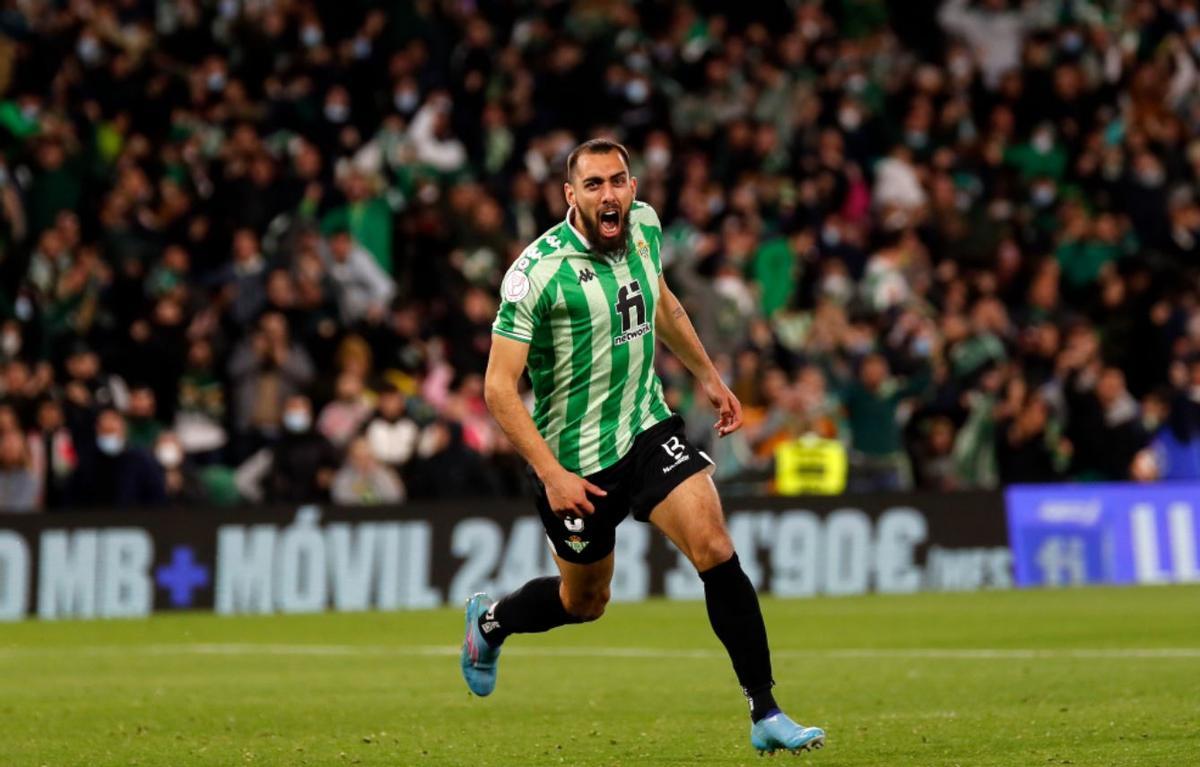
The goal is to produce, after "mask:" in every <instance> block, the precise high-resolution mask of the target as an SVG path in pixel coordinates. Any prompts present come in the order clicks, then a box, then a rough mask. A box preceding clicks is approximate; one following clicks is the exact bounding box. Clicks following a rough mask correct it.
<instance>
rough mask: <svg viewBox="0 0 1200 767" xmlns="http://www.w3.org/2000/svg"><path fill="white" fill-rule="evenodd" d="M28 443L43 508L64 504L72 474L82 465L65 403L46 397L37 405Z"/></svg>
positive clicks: (58, 506) (54, 507) (53, 507)
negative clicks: (68, 424) (65, 415)
mask: <svg viewBox="0 0 1200 767" xmlns="http://www.w3.org/2000/svg"><path fill="white" fill-rule="evenodd" d="M29 445H30V448H29V449H30V460H31V464H32V466H33V467H34V468H35V470H36V471H37V472H38V476H39V477H40V478H41V482H42V500H43V505H44V507H45V508H47V509H57V508H60V507H62V506H63V505H64V504H65V503H66V502H67V499H68V496H67V493H68V490H69V485H70V481H71V475H72V474H73V473H74V472H75V468H76V467H77V466H78V464H79V456H78V454H77V452H76V448H75V440H74V437H73V436H72V434H71V431H70V430H69V429H68V428H67V426H66V420H65V418H64V416H63V409H62V405H60V404H59V403H58V402H57V401H55V400H53V399H44V400H42V401H41V403H39V404H38V409H37V419H36V421H35V423H34V428H33V429H32V430H31V431H30V432H29Z"/></svg>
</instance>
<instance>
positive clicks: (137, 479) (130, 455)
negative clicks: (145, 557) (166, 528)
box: [68, 408, 167, 509]
mask: <svg viewBox="0 0 1200 767" xmlns="http://www.w3.org/2000/svg"><path fill="white" fill-rule="evenodd" d="M95 432H96V436H95V439H94V441H93V444H92V445H91V446H81V447H80V453H81V455H80V463H79V469H78V470H77V471H76V472H75V474H74V476H73V477H72V478H71V485H70V492H69V502H68V508H70V507H106V508H122V509H123V508H128V507H130V506H161V505H162V504H163V503H164V502H165V501H166V498H167V494H166V486H165V484H164V479H163V469H162V467H161V466H160V465H159V464H158V461H156V460H155V458H154V456H153V455H152V454H151V453H150V452H149V451H148V450H144V449H142V448H138V447H133V446H131V445H130V444H129V442H128V438H127V435H126V425H125V417H124V416H122V415H121V414H120V413H119V412H117V411H116V410H114V409H112V408H106V409H104V410H101V411H100V414H99V415H98V416H97V417H96V428H95Z"/></svg>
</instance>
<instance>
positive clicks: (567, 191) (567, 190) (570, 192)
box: [563, 181, 575, 208]
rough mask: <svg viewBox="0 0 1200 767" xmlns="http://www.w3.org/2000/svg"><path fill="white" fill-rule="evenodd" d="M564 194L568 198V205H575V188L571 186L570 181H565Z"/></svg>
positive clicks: (572, 206)
mask: <svg viewBox="0 0 1200 767" xmlns="http://www.w3.org/2000/svg"><path fill="white" fill-rule="evenodd" d="M563 196H564V197H566V198H567V206H568V207H571V208H574V207H575V190H574V189H573V188H572V187H571V182H570V181H564V182H563Z"/></svg>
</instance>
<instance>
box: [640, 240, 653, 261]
mask: <svg viewBox="0 0 1200 767" xmlns="http://www.w3.org/2000/svg"><path fill="white" fill-rule="evenodd" d="M637 252H638V255H639V256H641V257H642V258H649V257H650V246H649V245H647V244H646V241H645V240H638V241H637Z"/></svg>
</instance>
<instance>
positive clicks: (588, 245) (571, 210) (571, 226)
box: [566, 206, 592, 251]
mask: <svg viewBox="0 0 1200 767" xmlns="http://www.w3.org/2000/svg"><path fill="white" fill-rule="evenodd" d="M574 212H575V208H574V206H572V207H569V208H567V218H566V223H567V230H568V231H570V232H571V236H572V237H574V238H575V239H576V240H578V241H579V245H581V246H582V247H583V249H584V251H589V250H591V249H592V244H591V243H590V242H588V241H587V237H584V236H583V232H581V231H579V230H578V229H576V228H575V224H573V223H571V214H572V213H574Z"/></svg>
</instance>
